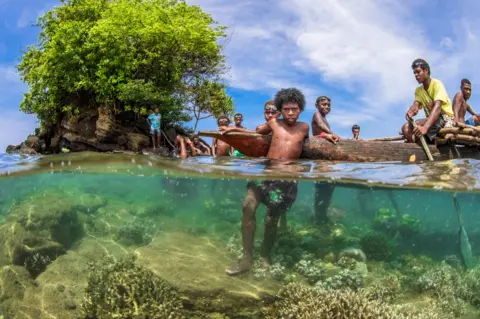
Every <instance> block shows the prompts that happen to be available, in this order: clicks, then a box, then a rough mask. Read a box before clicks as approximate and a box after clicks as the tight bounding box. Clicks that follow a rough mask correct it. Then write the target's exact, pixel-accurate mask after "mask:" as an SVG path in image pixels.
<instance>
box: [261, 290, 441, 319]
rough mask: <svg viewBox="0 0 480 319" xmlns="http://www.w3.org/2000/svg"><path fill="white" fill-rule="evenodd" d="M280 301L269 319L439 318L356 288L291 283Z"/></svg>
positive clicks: (283, 292) (436, 315) (283, 291)
mask: <svg viewBox="0 0 480 319" xmlns="http://www.w3.org/2000/svg"><path fill="white" fill-rule="evenodd" d="M279 297H280V300H279V301H278V302H277V303H276V305H275V306H274V308H273V311H271V312H270V313H269V314H268V315H267V318H268V319H278V318H288V319H311V318H337V319H350V318H355V319H367V318H368V319H371V318H384V319H394V318H395V319H410V318H411V319H413V318H422V319H437V318H442V317H440V316H439V315H438V314H437V313H433V312H428V313H427V312H425V313H421V314H420V315H419V316H417V313H415V314H413V313H409V311H408V310H405V309H401V310H400V309H399V310H397V309H395V308H393V307H391V306H388V305H385V304H383V303H381V302H379V301H375V300H369V299H368V298H367V297H366V296H365V295H363V294H361V293H356V292H353V291H318V290H315V289H313V288H311V287H308V286H305V285H301V284H289V285H287V286H285V287H284V288H282V290H281V291H280V294H279Z"/></svg>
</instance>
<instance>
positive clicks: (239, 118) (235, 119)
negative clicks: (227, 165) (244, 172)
mask: <svg viewBox="0 0 480 319" xmlns="http://www.w3.org/2000/svg"><path fill="white" fill-rule="evenodd" d="M233 122H234V127H236V128H239V129H245V127H243V126H242V122H243V114H242V113H237V114H235V115H234V116H233ZM230 153H231V154H232V155H233V156H235V157H245V155H244V154H242V153H240V152H239V151H237V150H236V149H234V148H233V147H232V148H231V150H230Z"/></svg>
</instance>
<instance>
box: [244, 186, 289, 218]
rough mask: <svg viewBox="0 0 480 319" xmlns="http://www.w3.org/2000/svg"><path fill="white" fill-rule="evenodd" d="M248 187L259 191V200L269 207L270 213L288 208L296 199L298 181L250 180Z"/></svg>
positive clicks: (278, 212) (276, 212)
mask: <svg viewBox="0 0 480 319" xmlns="http://www.w3.org/2000/svg"><path fill="white" fill-rule="evenodd" d="M247 188H248V189H254V190H256V191H258V192H259V193H260V197H261V202H262V204H264V205H265V206H267V207H268V208H269V210H268V211H269V213H270V214H272V215H273V214H275V215H276V214H280V213H281V212H284V211H286V210H288V209H289V208H290V207H291V206H292V205H293V203H294V202H295V200H296V199H297V191H298V182H297V181H285V180H265V181H250V182H248V184H247Z"/></svg>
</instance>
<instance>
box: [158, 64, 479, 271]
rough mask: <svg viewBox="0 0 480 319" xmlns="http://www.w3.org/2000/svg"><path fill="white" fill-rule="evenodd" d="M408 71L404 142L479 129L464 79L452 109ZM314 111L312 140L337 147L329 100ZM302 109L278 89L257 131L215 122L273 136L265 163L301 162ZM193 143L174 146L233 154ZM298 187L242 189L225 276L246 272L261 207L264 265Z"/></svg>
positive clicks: (437, 86) (279, 184)
mask: <svg viewBox="0 0 480 319" xmlns="http://www.w3.org/2000/svg"><path fill="white" fill-rule="evenodd" d="M411 68H412V70H413V73H414V75H415V78H416V80H417V81H418V83H419V84H421V85H420V86H418V87H417V88H416V90H415V99H414V102H413V104H412V105H411V107H410V108H409V109H408V111H407V113H406V119H407V121H408V122H407V124H405V125H403V126H402V130H401V131H402V134H403V136H404V138H405V142H407V143H412V142H419V137H421V136H425V137H426V138H427V140H428V141H429V142H430V143H433V142H434V141H435V138H436V137H437V135H438V134H439V132H440V129H442V128H443V127H449V126H452V125H453V123H454V121H457V122H461V123H467V124H469V125H478V124H479V119H480V116H479V115H478V114H476V113H475V112H474V111H473V110H472V108H471V107H470V105H469V104H468V99H469V98H470V96H471V89H472V86H471V83H470V81H468V80H467V79H463V80H462V81H461V92H459V93H457V94H456V95H455V98H454V101H453V105H452V103H451V102H450V99H449V97H448V94H447V92H446V90H445V87H444V85H443V84H442V82H441V81H439V80H437V79H434V78H432V77H431V70H430V66H429V65H428V63H427V62H426V61H425V60H423V59H417V60H415V61H414V62H413V63H412V65H411ZM315 106H316V108H317V110H318V111H317V112H316V113H315V114H314V116H313V118H312V122H311V125H312V133H313V135H314V136H319V137H320V138H325V139H327V140H329V141H330V142H332V143H336V142H338V141H339V140H340V137H339V136H338V135H336V134H335V133H333V131H332V129H331V127H330V125H329V123H328V120H327V115H328V114H329V113H330V110H331V99H330V98H329V97H327V96H320V97H318V98H317V100H316V102H315ZM304 109H305V97H304V95H303V93H302V92H301V91H299V90H298V89H296V88H289V89H282V90H280V91H278V92H277V94H276V95H275V98H274V100H271V101H267V102H266V103H265V106H264V116H265V123H264V124H262V125H259V126H258V127H257V128H256V129H255V130H254V131H250V130H247V129H246V128H244V127H243V126H242V122H243V116H242V115H241V114H236V115H235V116H234V122H235V124H234V125H233V126H229V124H230V121H229V119H228V117H227V116H220V117H219V118H218V119H217V123H218V129H219V131H221V132H222V134H229V133H231V132H256V133H258V134H262V135H272V139H271V141H272V142H271V145H270V148H269V151H268V154H267V158H268V159H272V160H277V162H276V163H279V162H280V163H281V162H289V161H295V160H298V159H299V158H300V154H301V153H302V148H303V143H304V140H305V138H307V137H308V136H309V132H310V126H309V124H308V123H305V122H299V121H298V118H299V116H300V114H301V112H303V111H304ZM420 109H423V110H424V111H425V115H426V117H425V118H422V119H419V120H417V121H416V125H414V124H413V117H414V116H416V115H417V114H418V112H419V110H420ZM466 112H469V113H470V114H471V115H472V117H471V118H469V119H467V120H466V121H465V119H464V117H465V115H466ZM155 114H156V113H155ZM152 129H153V130H154V133H155V128H154V127H152ZM352 134H353V139H356V140H358V139H360V127H359V126H358V125H354V126H353V127H352ZM193 139H194V141H193V142H191V141H190V139H188V138H185V139H184V138H181V137H179V138H178V142H179V143H180V144H182V145H183V149H184V150H185V144H187V145H188V147H189V148H190V154H191V156H195V155H196V154H202V155H203V154H206V155H213V156H228V155H235V154H238V152H237V153H235V152H236V150H233V149H232V147H231V146H230V145H228V144H227V143H225V142H223V141H220V140H218V139H214V140H213V141H212V144H213V145H212V152H211V153H209V152H208V147H207V146H206V145H205V144H204V143H201V142H200V140H199V139H198V136H194V137H193ZM184 140H185V141H184ZM184 155H185V154H184ZM240 155H241V154H240ZM297 187H298V185H297V181H290V180H263V181H250V182H249V183H248V184H247V194H246V196H245V198H244V200H243V203H242V213H243V217H242V226H241V232H242V240H243V258H242V260H240V261H239V262H236V263H234V264H233V265H232V266H231V267H229V268H227V270H226V272H227V274H229V275H237V274H240V273H242V272H245V271H248V270H249V269H250V268H251V267H252V265H253V245H254V237H255V230H256V218H255V212H256V210H257V208H258V206H259V205H260V204H261V203H263V204H264V205H265V206H266V208H267V213H266V217H265V226H264V227H265V232H264V241H263V249H262V258H263V260H264V261H265V262H266V263H268V259H269V256H270V253H271V250H272V248H273V245H274V243H275V241H276V236H277V227H278V222H279V220H281V219H283V218H284V216H285V214H286V212H287V211H288V209H289V208H290V207H291V206H292V204H293V203H294V202H295V200H296V197H297Z"/></svg>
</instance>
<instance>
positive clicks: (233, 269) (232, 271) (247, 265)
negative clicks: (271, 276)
mask: <svg viewBox="0 0 480 319" xmlns="http://www.w3.org/2000/svg"><path fill="white" fill-rule="evenodd" d="M251 268H252V262H250V261H248V260H245V259H244V260H242V261H240V262H237V263H234V264H233V265H232V266H230V267H229V268H227V269H226V270H225V272H226V273H227V275H229V276H236V275H240V274H241V273H244V272H246V271H249V270H250V269H251Z"/></svg>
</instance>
